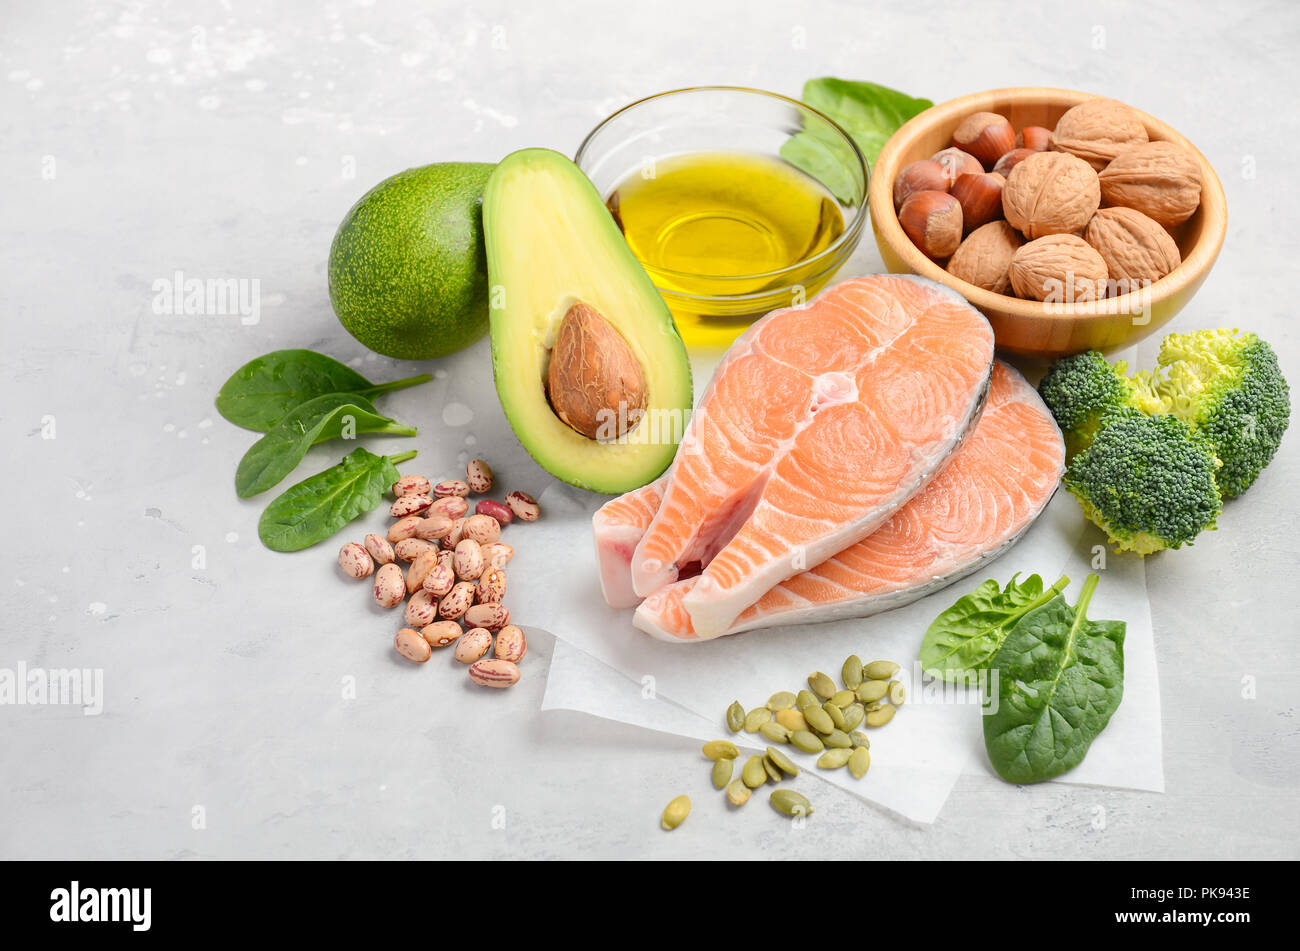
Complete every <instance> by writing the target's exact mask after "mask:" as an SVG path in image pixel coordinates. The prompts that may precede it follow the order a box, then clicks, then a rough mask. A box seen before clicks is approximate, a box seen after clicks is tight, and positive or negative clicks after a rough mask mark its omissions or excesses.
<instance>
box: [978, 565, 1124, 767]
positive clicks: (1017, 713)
mask: <svg viewBox="0 0 1300 951" xmlns="http://www.w3.org/2000/svg"><path fill="white" fill-rule="evenodd" d="M1096 588H1097V576H1096V575H1089V576H1088V580H1087V581H1085V582H1084V584H1083V591H1082V592H1081V593H1080V594H1079V603H1078V604H1076V605H1075V606H1074V607H1071V606H1070V605H1069V604H1067V603H1066V601H1065V596H1064V595H1063V594H1058V595H1056V596H1055V597H1053V598H1052V600H1051V601H1049V602H1047V603H1046V604H1044V605H1041V606H1040V607H1038V608H1035V609H1034V610H1033V611H1030V612H1029V613H1028V614H1026V615H1025V616H1024V617H1023V618H1021V619H1020V623H1018V624H1017V625H1016V626H1015V628H1013V629H1012V631H1011V634H1010V635H1009V636H1008V637H1007V639H1006V643H1004V644H1003V645H1002V649H1001V650H999V651H998V652H997V655H996V656H995V657H994V658H993V662H992V663H991V664H990V666H989V669H990V681H991V682H990V684H989V687H988V690H987V691H986V695H985V700H986V703H987V702H988V701H990V700H991V691H992V690H994V689H996V691H997V707H996V709H993V708H992V707H991V706H990V707H989V708H988V709H986V710H985V716H984V746H985V748H986V749H987V750H988V754H989V760H990V761H991V762H992V763H993V768H994V769H995V770H997V772H998V775H999V776H1001V777H1002V778H1003V779H1005V780H1007V782H1012V783H1037V782H1042V781H1043V780H1045V779H1051V778H1052V777H1054V776H1059V775H1061V774H1062V773H1064V772H1065V771H1066V770H1069V769H1072V768H1073V767H1075V766H1077V765H1079V763H1081V762H1082V761H1083V758H1084V756H1085V755H1086V754H1087V752H1088V747H1089V746H1091V745H1092V741H1093V740H1094V739H1096V737H1097V735H1098V734H1099V733H1101V731H1102V730H1104V729H1105V728H1106V724H1107V723H1109V722H1110V718H1111V715H1112V714H1113V713H1114V712H1115V710H1116V709H1118V707H1119V704H1120V700H1121V699H1122V698H1123V696H1124V633H1125V624H1124V622H1123V621H1090V620H1088V617H1087V610H1088V602H1089V601H1090V600H1091V599H1092V593H1093V591H1094V590H1096ZM993 674H996V680H995V681H994V677H993V676H992V675H993ZM995 684H996V686H995Z"/></svg>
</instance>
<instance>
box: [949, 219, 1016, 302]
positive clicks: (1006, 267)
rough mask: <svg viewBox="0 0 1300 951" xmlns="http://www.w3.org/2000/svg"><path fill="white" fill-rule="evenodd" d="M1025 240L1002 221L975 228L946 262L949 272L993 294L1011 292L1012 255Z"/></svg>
mask: <svg viewBox="0 0 1300 951" xmlns="http://www.w3.org/2000/svg"><path fill="white" fill-rule="evenodd" d="M1024 243H1025V239H1024V238H1023V237H1022V236H1021V234H1020V232H1019V231H1017V230H1016V229H1015V228H1013V227H1011V225H1009V224H1007V223H1006V222H1005V221H991V222H989V223H988V224H986V225H983V226H982V227H979V228H976V229H975V230H974V231H972V232H971V233H970V236H969V237H967V238H966V240H965V241H963V242H962V243H961V247H959V248H958V249H957V250H956V252H954V253H953V256H952V258H951V259H950V260H949V261H948V272H949V273H950V274H952V276H953V277H957V278H960V279H961V280H963V281H966V282H967V283H968V284H974V285H975V286H976V287H982V288H984V290H986V291H992V292H993V293H994V294H1009V293H1011V276H1010V273H1009V272H1010V269H1011V258H1012V256H1013V255H1014V254H1015V253H1016V251H1017V250H1018V249H1019V248H1020V246H1021V245H1023V244H1024Z"/></svg>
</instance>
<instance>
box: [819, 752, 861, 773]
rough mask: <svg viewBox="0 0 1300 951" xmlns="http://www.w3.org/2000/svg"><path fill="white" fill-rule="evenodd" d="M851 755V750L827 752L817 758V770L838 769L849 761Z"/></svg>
mask: <svg viewBox="0 0 1300 951" xmlns="http://www.w3.org/2000/svg"><path fill="white" fill-rule="evenodd" d="M852 755H853V751H852V750H839V749H836V750H827V751H826V752H825V753H823V754H822V755H821V756H819V757H817V768H818V769H839V768H840V767H841V766H843V765H844V764H845V763H847V762H848V761H849V757H850V756H852Z"/></svg>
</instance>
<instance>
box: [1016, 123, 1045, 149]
mask: <svg viewBox="0 0 1300 951" xmlns="http://www.w3.org/2000/svg"><path fill="white" fill-rule="evenodd" d="M1051 144H1052V130H1051V129H1045V128H1043V127H1042V126H1041V125H1027V126H1025V127H1024V128H1023V129H1021V130H1020V131H1019V132H1017V133H1016V148H1018V149H1029V151H1031V152H1046V151H1047V149H1048V147H1049V146H1051Z"/></svg>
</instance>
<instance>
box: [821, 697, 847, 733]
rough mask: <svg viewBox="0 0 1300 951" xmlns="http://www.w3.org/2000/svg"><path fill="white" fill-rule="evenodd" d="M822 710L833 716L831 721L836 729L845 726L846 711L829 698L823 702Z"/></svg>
mask: <svg viewBox="0 0 1300 951" xmlns="http://www.w3.org/2000/svg"><path fill="white" fill-rule="evenodd" d="M822 712H823V713H825V714H826V715H827V716H828V717H830V718H831V723H833V724H834V725H835V729H837V730H838V729H840V728H842V727H843V726H844V711H843V710H841V709H840V708H839V707H837V706H835V704H833V703H831V702H830V701H829V700H827V701H826V702H825V703H823V704H822Z"/></svg>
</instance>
